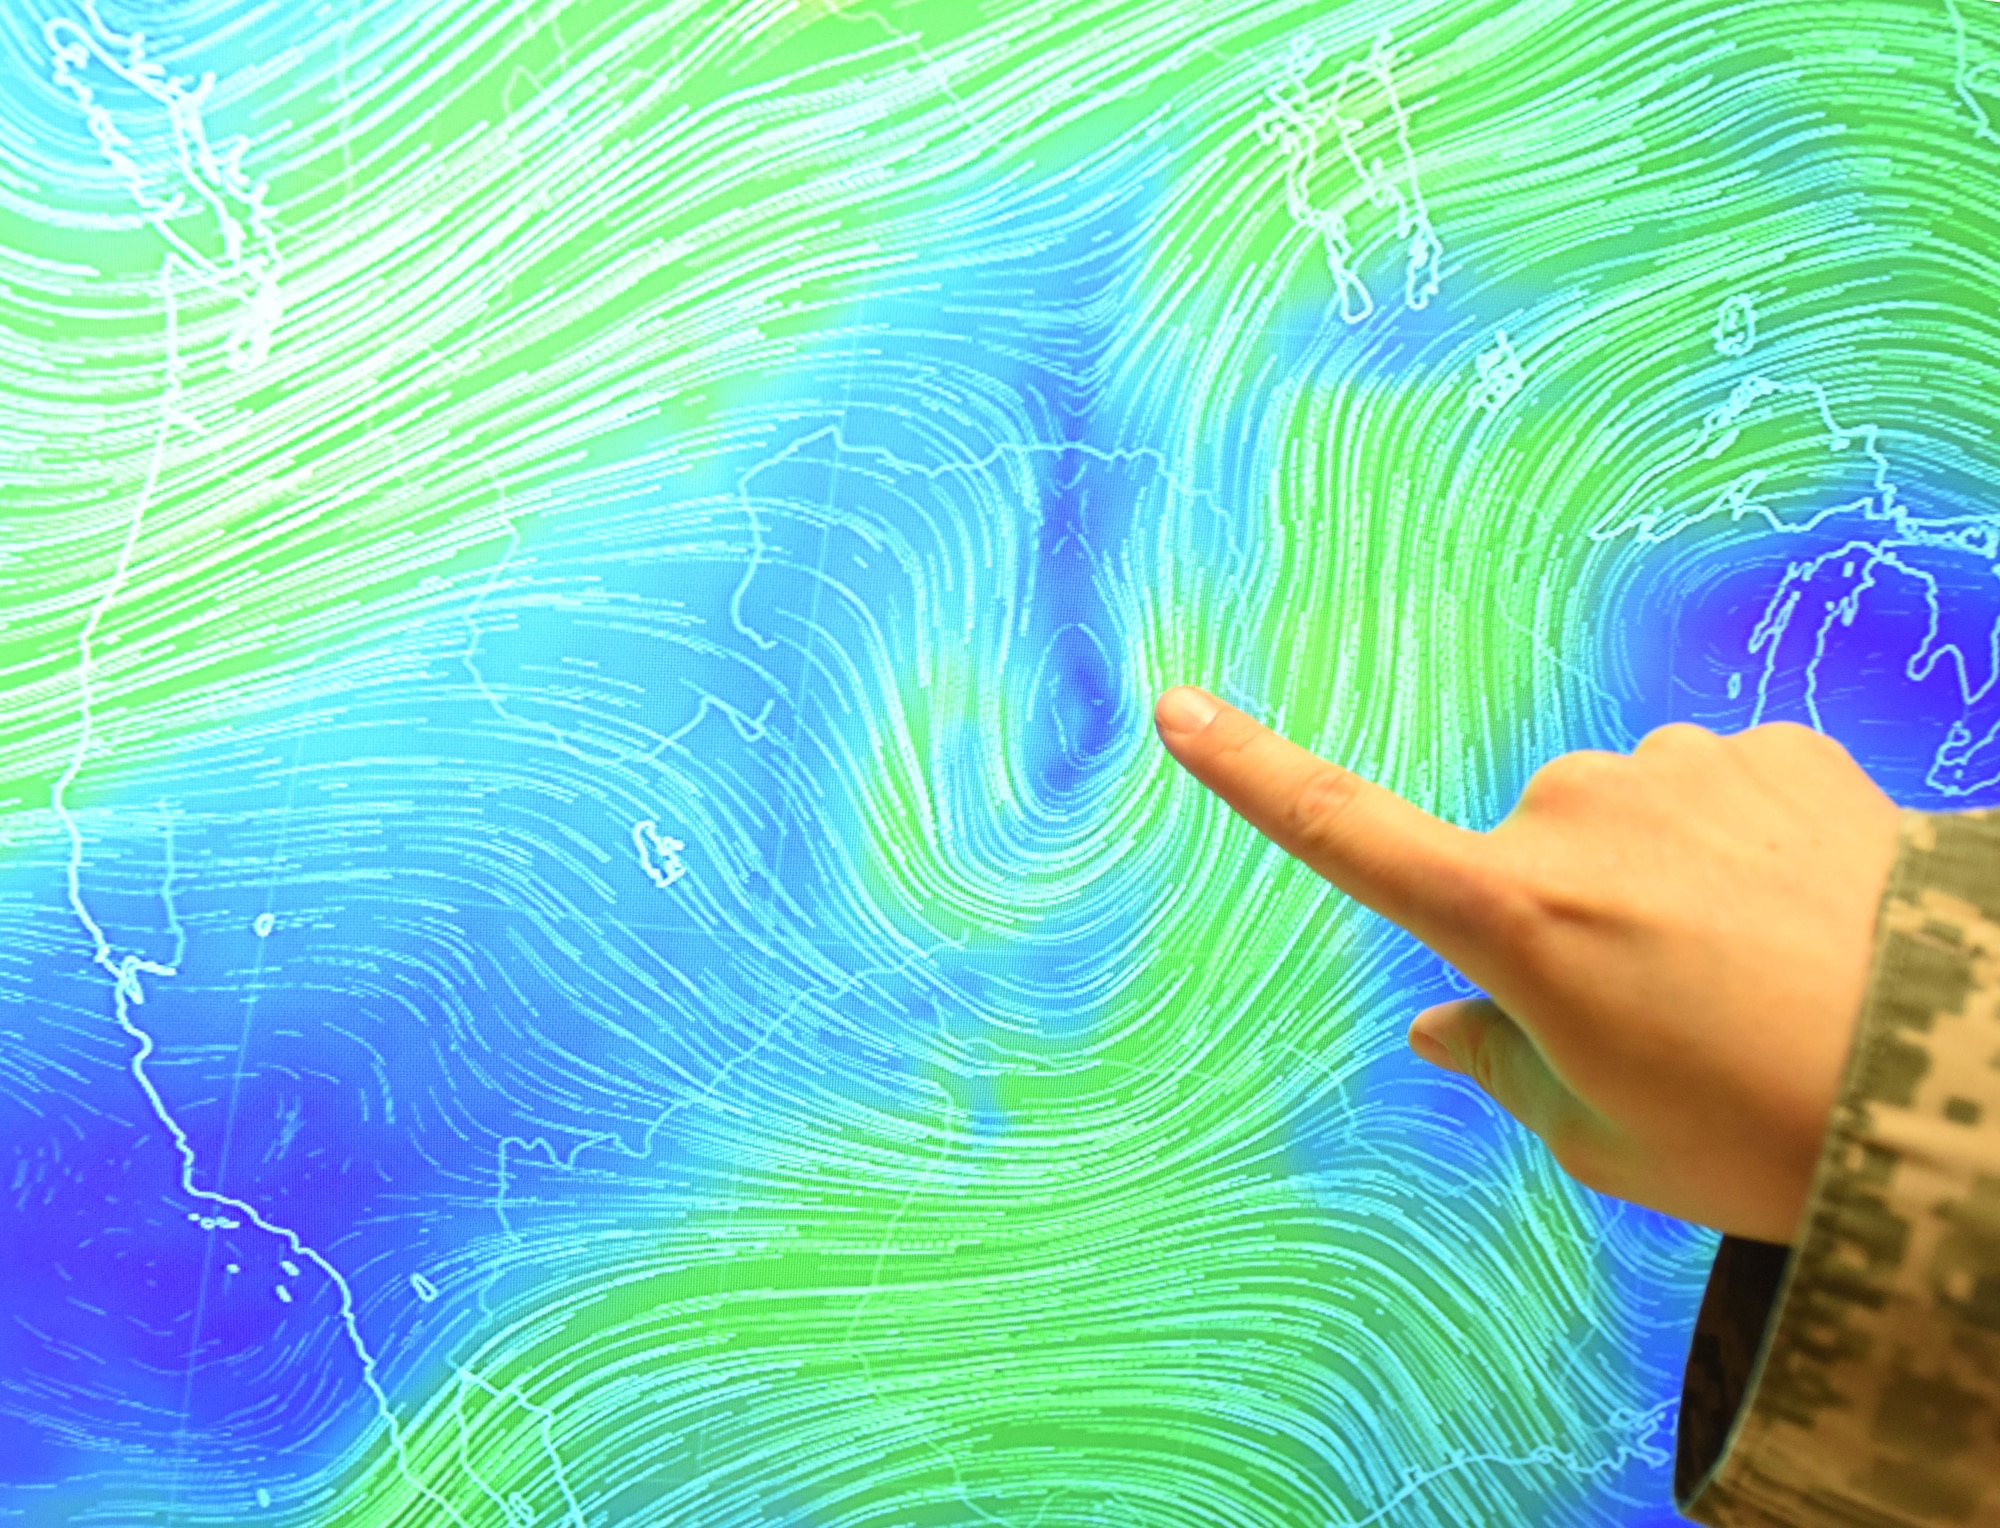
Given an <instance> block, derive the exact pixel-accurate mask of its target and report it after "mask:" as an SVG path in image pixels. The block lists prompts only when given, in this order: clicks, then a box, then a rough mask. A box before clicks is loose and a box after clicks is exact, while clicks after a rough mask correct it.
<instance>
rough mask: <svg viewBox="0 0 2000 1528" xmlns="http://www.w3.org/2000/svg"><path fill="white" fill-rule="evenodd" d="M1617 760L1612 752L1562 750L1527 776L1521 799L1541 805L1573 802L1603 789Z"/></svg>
mask: <svg viewBox="0 0 2000 1528" xmlns="http://www.w3.org/2000/svg"><path fill="white" fill-rule="evenodd" d="M1618 762H1619V761H1618V759H1617V756H1616V755H1615V754H1607V753H1597V752H1594V751H1590V750H1583V751H1579V752H1577V753H1565V754H1562V755H1560V756H1558V757H1556V758H1553V759H1550V760H1549V762H1548V763H1546V764H1544V765H1543V766H1542V767H1541V768H1540V769H1538V770H1536V771H1535V772H1534V774H1533V775H1532V776H1530V777H1529V780H1528V784H1527V788H1526V789H1525V790H1523V791H1522V792H1521V799H1522V801H1523V802H1527V803H1530V804H1532V805H1534V806H1537V807H1541V808H1548V807H1562V806H1567V805H1574V804H1575V803H1577V802H1579V801H1582V800H1586V799H1588V798H1590V797H1592V796H1594V795H1595V794H1597V793H1598V792H1599V791H1601V790H1603V789H1604V788H1605V787H1606V786H1607V785H1608V784H1609V779H1608V777H1609V775H1610V774H1611V772H1612V771H1613V770H1615V769H1616V767H1617V764H1618Z"/></svg>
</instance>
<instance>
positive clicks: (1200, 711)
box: [1153, 684, 1222, 737]
mask: <svg viewBox="0 0 2000 1528" xmlns="http://www.w3.org/2000/svg"><path fill="white" fill-rule="evenodd" d="M1221 709H1222V702H1221V701H1219V700H1217V699H1216V698H1215V697H1214V696H1213V695H1211V694H1209V693H1208V692H1207V691H1206V690H1197V689H1196V688H1195V687H1194V686H1193V685H1191V684H1183V685H1178V686H1176V687H1175V688H1173V689H1171V690H1169V691H1167V693H1166V694H1164V695H1162V696H1161V697H1160V699H1159V703H1158V704H1156V705H1155V706H1154V707H1153V720H1154V721H1155V722H1157V723H1159V727H1160V730H1161V731H1162V732H1171V733H1173V734H1174V735H1175V736H1177V737H1191V736H1193V735H1194V734H1195V733H1197V732H1199V731H1201V729H1202V728H1204V727H1206V726H1207V725H1208V724H1209V723H1210V722H1212V721H1214V720H1215V715H1216V713H1217V712H1218V711H1220V710H1221Z"/></svg>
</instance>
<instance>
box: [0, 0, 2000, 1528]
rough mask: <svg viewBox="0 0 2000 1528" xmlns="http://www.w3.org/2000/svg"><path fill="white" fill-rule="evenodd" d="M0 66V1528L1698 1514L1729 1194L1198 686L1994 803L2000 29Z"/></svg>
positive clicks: (101, 46) (1400, 778) (1133, 4)
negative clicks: (1504, 994)
mask: <svg viewBox="0 0 2000 1528" xmlns="http://www.w3.org/2000/svg"><path fill="white" fill-rule="evenodd" d="M0 49H4V51H3V52H0V70H4V78H5V85H4V89H0V346H4V354H0V388H4V399H5V402H4V407H0V676H3V677H0V685H4V690H3V691H0V693H3V694H4V697H5V700H4V705H0V1142H4V1155H0V1522H18V1523H23V1524H34V1525H45V1524H46V1525H53V1524H98V1525H103V1524H120V1525H123V1524H131V1525H164V1524H173V1525H177V1528H178V1525H189V1528H193V1525H208V1524H213V1525H221V1524H232V1525H233V1524H250V1523H271V1524H279V1525H299V1528H304V1525H333V1528H346V1525H353V1528H363V1525H366V1528H382V1525H408V1528H431V1525H440V1524H444V1525H454V1528H541V1525H547V1528H600V1525H625V1524H632V1525H641V1524H658V1525H667V1524H673V1525H703V1528H709V1525H714V1528H722V1525H774V1528H775V1525H782V1528H892V1525H907V1528H944V1525H972V1524H994V1525H998V1524H1006V1525H1009V1528H1059V1525H1079V1528H1081V1525H1092V1528H1154V1525H1176V1524H1185V1525H1190V1528H1192V1525H1214V1524H1231V1525H1244V1528H1248V1525H1261V1528H1296V1525H1301V1524H1312V1525H1325V1528H1335V1525H1338V1528H1364V1525H1371V1524H1384V1525H1392V1528H1402V1525H1433V1524H1434V1525H1439V1528H1462V1525H1465V1524H1468V1523H1525V1524H1536V1525H1550V1528H1554V1525H1637V1524H1648V1525H1651V1524H1665V1523H1668V1522H1670V1521H1672V1520H1673V1518H1672V1512H1671V1506H1670V1497H1669V1478H1670V1474H1671V1458H1672V1452H1673V1437H1674V1420H1675V1408H1676V1404H1677V1397H1678V1394H1679V1386H1680V1373H1681V1364H1682V1359H1683V1356H1684V1353H1685V1349H1686V1343H1687V1337H1688V1329H1689V1326H1690V1323H1691V1321H1692V1317H1693V1311H1694V1307H1695V1304H1696V1302H1697V1301H1698V1299H1699V1295H1700V1291H1701V1288H1702V1284H1703V1280H1704V1278H1705V1276H1706V1273H1707V1267H1708V1261H1709V1257H1710V1255H1711V1252H1712V1249H1713V1246H1714V1235H1713V1233H1711V1232H1709V1231H1706V1230H1704V1229H1702V1228H1700V1227H1694V1226H1687V1225H1682V1224H1678V1223H1675V1222H1672V1221H1669V1220H1666V1219H1664V1218H1662V1217H1659V1216H1656V1215H1653V1214H1650V1213H1648V1212H1645V1211H1642V1210H1639V1209H1636V1208H1634V1207H1632V1206H1630V1205H1627V1204H1623V1203H1620V1202H1618V1201H1615V1200H1611V1199H1606V1198H1601V1197H1598V1196H1595V1195H1593V1194H1591V1193H1589V1192H1587V1191H1585V1190H1584V1189H1582V1188H1580V1187H1578V1186H1576V1185H1575V1184H1574V1183H1572V1182H1571V1181H1570V1180H1568V1179H1567V1178H1566V1177H1565V1176H1564V1175H1563V1174H1562V1173H1561V1172H1560V1171H1559V1170H1558V1169H1557V1168H1556V1166H1555V1165H1554V1164H1553V1162H1552V1161H1551V1160H1550V1159H1549V1157H1548V1155H1547V1153H1546V1152H1545V1151H1544V1149H1543V1148H1542V1146H1541V1145H1540V1144H1539V1143H1538V1142H1537V1141H1536V1140H1535V1139H1534V1138H1533V1137H1531V1136H1529V1135H1527V1134H1526V1133H1525V1132H1523V1131H1522V1130H1521V1129H1519V1128H1518V1127H1517V1126H1515V1125H1514V1124H1513V1123H1512V1122H1511V1121H1510V1120H1508V1119H1507V1118H1506V1117H1505V1116H1504V1115H1502V1114H1501V1113H1500V1112H1499V1111H1498V1110H1497V1109H1496V1108H1495V1107H1494V1106H1493V1105H1491V1104H1490V1103H1489V1102H1488V1101H1487V1100H1486V1099H1485V1098H1484V1096H1483V1095H1481V1094H1480V1093H1479V1092H1478V1090H1477V1089H1476V1088H1474V1087H1473V1086H1472V1085H1471V1083H1469V1082H1467V1081H1466V1080H1464V1079H1462V1078H1456V1077H1451V1076H1447V1075H1444V1074H1441V1073H1439V1072H1436V1071H1433V1070H1431V1069H1428V1068H1426V1067H1424V1066H1423V1065H1422V1064H1420V1063H1419V1062H1418V1061H1416V1060H1415V1059H1414V1058H1413V1057H1412V1056H1411V1055H1410V1053H1409V1052H1408V1050H1407V1048H1406V1046H1405V1044H1404V1039H1403V1032H1404V1027H1405V1025H1406V1023H1407V1020H1408V1019H1409V1017H1410V1016H1411V1014H1413V1013H1414V1012H1415V1011H1416V1010H1417V1009H1418V1008H1420V1007H1422V1006H1424V1005H1425V1004H1427V1003H1430V1002H1434V1001H1437V1000H1439V999H1440V998H1443V997H1447V996H1450V995H1452V994H1453V993H1456V992H1463V991H1465V990H1468V989H1467V987H1466V984H1465V983H1464V981H1463V980H1462V979H1461V978H1459V977H1458V976H1457V975H1456V974H1455V973H1453V972H1452V971H1450V970H1449V969H1447V968H1446V967H1444V966H1443V965H1442V964H1440V963H1439V961H1438V960H1437V959H1436V958H1434V957H1433V956H1431V955H1430V954H1428V953H1427V952H1426V951H1425V950H1424V949H1423V948H1422V947H1421V946H1420V945H1418V944H1416V943H1415V942H1414V941H1412V940H1411V939H1410V938H1408V937H1407V936H1406V935H1404V934H1402V933H1401V932H1399V931H1398V930H1396V929H1395V928H1394V927H1393V926H1391V925H1389V924H1388V923H1386V922H1384V921H1383V920H1382V919H1380V918H1379V917H1377V916H1375V915H1374V914H1372V913H1369V912H1367V911H1365V910H1364V909H1362V908H1360V907H1358V906H1357V905H1356V904H1354V903H1353V902H1352V901H1350V900H1348V899H1347V898H1345V897H1343V896H1342V895H1340V894H1339V893H1337V892H1336V891H1334V890H1333V889H1332V888H1331V887H1329V886H1328V885H1327V884H1325V883H1324V882H1322V881H1321V880H1319V879H1318V878H1316V877H1315V876H1314V875H1313V874H1311V873H1310V872H1309V871H1308V870H1306V869H1305V868H1304V867H1303V866H1301V865H1299V864H1297V863H1295V862H1293V861H1291V860H1289V859H1287V858H1286V857H1285V856H1284V855H1282V854H1281V853H1280V852H1278V851H1277V850H1276V849H1274V848H1272V847H1271V846H1270V845H1268V844H1267V843H1266V842H1265V841H1264V840H1263V839H1261V838H1259V837H1257V836H1256V835H1255V834H1254V833H1253V832H1252V831H1251V830H1250V829H1249V828H1248V827H1247V826H1246V825H1245V824H1244V823H1242V822H1241V821H1239V820H1238V819H1236V818H1235V817H1233V816H1232V815H1231V814H1230V813H1229V812H1228V811H1227V809H1226V808H1224V807H1223V806H1222V805H1221V804H1220V803H1219V802H1218V801H1217V800H1216V799H1214V798H1213V797H1212V796H1210V795H1209V794H1208V793H1207V792H1206V791H1204V790H1203V789H1201V788H1200V787H1199V786H1198V785H1197V784H1196V783H1195V782H1194V781H1192V780H1191V779H1190V778H1188V777H1187V776H1186V775H1185V774H1184V773H1183V772H1182V771H1181V770H1180V769H1179V768H1178V767H1177V766H1176V765H1175V764H1174V763H1173V762H1172V760H1171V759H1169V758H1168V757H1167V755H1166V754H1165V752H1164V751H1163V750H1162V748H1161V747H1160V745H1159V743H1158V741H1157V739H1156V737H1155V735H1154V733H1153V730H1152V726H1151V721H1150V707H1151V704H1152V701H1153V699H1154V697H1155V696H1156V695H1158V694H1159V693H1160V691H1161V690H1163V689H1164V688H1166V687H1168V686H1170V685H1174V684H1178V683H1195V684H1200V685H1203V686H1206V687H1207V688H1209V689H1210V690H1212V691H1214V692H1215V693H1217V694H1219V695H1221V696H1223V697H1224V698H1226V699H1228V700H1230V701H1232V702H1233V703H1235V704H1236V705H1238V706H1240V707H1242V708H1243V709H1245V710H1246V711H1248V712H1250V713H1252V714H1253V715H1256V716H1258V717H1260V718H1261V719H1263V720H1265V721H1267V722H1268V723H1269V724H1270V725H1272V726H1273V727H1274V728H1276V729H1277V730H1279V731H1280V732H1282V733H1283V734H1284V735H1285V736H1287V737H1289V738H1291V739H1293V740H1295V741H1297V742H1299V743H1301V744H1304V745H1306V746H1308V747H1310V748H1313V749H1314V750H1316V751H1318V752H1320V753H1321V754H1323V755H1325V756H1326V757H1328V758H1332V759H1335V760H1338V761H1340V762H1341V763H1343V764H1346V765H1349V766H1351V767H1352V768H1354V769H1356V770H1357V771H1360V772H1362V773H1363V774H1365V775H1366V776H1368V777H1369V778H1371V779H1374V780H1377V781H1380V782H1381V783H1382V784H1384V785H1386V786H1388V787H1390V788H1391V789H1394V790H1396V791H1398V792H1400V793H1402V794H1403V795H1405V796H1407V797H1408V798H1410V799H1411V800H1413V801H1416V802H1417V803H1419V804H1420V805H1422V806H1424V807H1426V808H1428V809H1430V810H1432V811H1434V812H1436V813H1438V814H1440V815H1441V816H1444V817H1446V818H1448V819H1450V820H1452V821H1455V822H1459V823H1463V824H1465V825H1467V826H1471V827H1475V828H1484V827H1489V826H1491V825H1492V824H1493V823H1495V822H1496V821H1498V820H1499V819H1500V818H1501V817H1502V816H1503V815H1504V814H1505V813H1506V811H1507V810H1508V808H1509V806H1510V805H1511V804H1512V802H1513V800H1514V798H1515V796H1516V795H1517V794H1518V792H1519V790H1520V788H1521V786H1522V783H1523V782H1524V781H1525V780H1526V779H1527V778H1528V776H1529V775H1530V774H1531V773H1532V772H1533V771H1534V769H1535V768H1536V767H1538V766H1539V765H1540V764H1542V763H1544V762H1546V761H1547V760H1548V759H1550V758H1552V757H1555V756H1556V755H1558V754H1560V753H1563V752H1565V751H1568V750H1571V749H1576V748H1583V747H1592V748H1612V749H1629V748H1630V747H1632V746H1633V745H1634V744H1635V742H1636V741H1637V740H1638V739H1639V738H1640V737H1641V736H1643V735H1644V734H1645V733H1646V732H1647V731H1648V730H1649V729H1651V728H1652V727H1655V726H1657V725H1659V724H1661V723H1663V722H1667V721H1693V722H1697V723H1701V724H1703V725H1706V726H1709V727H1712V728H1715V729H1717V730H1722V731H1733V730H1736V729H1740V728H1743V727H1747V726H1750V725H1753V724H1755V723H1757V722H1760V721H1770V720H1780V719H1785V720H1792V721H1800V722H1805V723H1807V724H1810V725H1813V726H1817V727H1820V728H1822V729H1824V730H1826V731H1828V732H1830V733H1832V734H1833V735H1834V736H1836V737H1838V738H1840V739H1841V740H1842V741H1843V742H1844V743H1846V744H1847V746H1848V747H1849V748H1851V749H1852V750H1853V751H1854V752H1855V754H1856V755H1857V757H1859V758H1860V759H1861V760H1862V762H1863V763H1864V764H1866V765H1867V766H1868V767H1869V768H1870V769H1871V770H1872V771H1874V772H1875V773H1876V776H1877V778H1878V779H1879V780H1880V781H1881V782H1882V783H1883V784H1884V786H1885V788H1887V789H1888V790H1889V791H1890V792H1891V793H1892V794H1893V795H1895V796H1896V798H1897V799H1898V800H1899V801H1901V802H1903V803H1905V804H1907V805H1911V806H1919V807H1926V808H1931V809H1951V808H1954V807H1968V806H1977V805H1984V804H1991V803H1994V802H1996V801H2000V690H1996V688H1995V679H1996V662H2000V659H1997V658H1996V653H2000V646H1997V645H1996V644H2000V583H1996V571H2000V520H1996V518H1995V509H1996V501H1995V497H1994V492H1995V491H1994V486H1993V485H1994V483H1995V482H1996V474H2000V435H1996V431H1995V400H1996V397H2000V392H1996V388H1995V382H1996V367H1995V364H1994V357H1995V355H1996V353H2000V351H1996V343H2000V266H1996V257H1995V252H1996V251H2000V6H1995V5H1994V4H1993V3H1991V0H1895V3H1886V0H1841V3H1839V4H1834V3H1821V0H1807V3H1802V0H1750V3H1730V4H1722V3H1718V0H1654V3H1647V4H1632V3H1625V0H1617V3H1601V0H1310V3H1304V0H1069V3H1064V4H1054V3H1046V0H852V3H850V0H323V3H322V0H302V3H299V4H294V5H271V4H264V3H256V0H5V3H4V4H0Z"/></svg>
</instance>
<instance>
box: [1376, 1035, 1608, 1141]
mask: <svg viewBox="0 0 2000 1528" xmlns="http://www.w3.org/2000/svg"><path fill="white" fill-rule="evenodd" d="M1410 1049H1411V1050H1413V1051H1415V1052H1416V1053H1417V1054H1418V1055H1419V1056H1421V1057H1423V1058H1424V1060H1426V1061H1428V1062H1430V1063H1431V1065H1433V1066H1438V1067H1443V1068H1444V1069H1445V1070H1446V1071H1448V1072H1457V1073H1459V1074H1460V1075H1462V1076H1465V1077H1470V1078H1471V1079H1472V1080H1473V1081H1474V1082H1476V1083H1478V1084H1479V1086H1480V1089H1481V1090H1482V1091H1483V1092H1484V1093H1485V1094H1486V1095H1487V1097H1489V1098H1491V1099H1492V1100H1493V1101H1494V1102H1495V1103H1496V1104H1498V1105H1499V1106H1500V1107H1501V1108H1503V1109H1505V1110H1506V1111H1507V1112H1508V1113H1509V1114H1511V1115H1513V1116H1514V1118H1515V1119H1517V1120H1519V1121H1520V1122H1521V1123H1522V1124H1523V1125H1526V1126H1527V1127H1528V1128H1529V1129H1530V1130H1532V1131H1534V1132H1535V1134H1536V1135H1538V1136H1540V1137H1541V1138H1542V1140H1543V1141H1544V1142H1545V1143H1547V1144H1548V1145H1550V1146H1551V1147H1554V1146H1555V1145H1556V1143H1557V1142H1558V1141H1565V1140H1574V1139H1575V1137H1576V1135H1577V1134H1578V1127H1579V1126H1581V1125H1583V1124H1585V1122H1586V1121H1588V1120H1589V1119H1590V1118H1591V1115H1590V1111H1589V1110H1588V1109H1587V1108H1586V1107H1585V1106H1584V1104H1583V1101H1582V1100H1581V1099H1579V1098H1578V1097H1577V1096H1576V1095H1575V1094H1574V1093H1572V1092H1570V1090H1569V1089H1568V1087H1566V1086H1565V1085H1564V1084H1563V1081H1562V1079H1561V1078H1560V1077H1558V1076H1556V1074H1555V1073H1554V1072H1553V1071H1552V1070H1550V1068H1549V1064H1548V1062H1547V1061H1546V1060H1544V1059H1543V1057H1542V1053H1541V1052H1540V1051H1539V1050H1537V1049H1536V1048H1535V1042H1534V1041H1532V1040H1530V1039H1529V1038H1528V1035H1527V1032H1526V1031H1525V1030H1523V1029H1522V1028H1521V1026H1520V1025H1518V1024H1516V1023H1515V1022H1514V1021H1513V1020H1512V1019H1510V1018H1509V1017H1507V1015H1506V1014H1505V1013H1503V1012H1502V1011H1501V1010H1500V1008H1499V1006H1498V1005H1497V1004H1495V1003H1494V1002H1493V1001H1492V1000H1491V999H1489V998H1483V997H1477V998H1466V999H1463V1000H1461V1001H1459V1002H1455V1003H1440V1004H1439V1005H1438V1006H1437V1007H1435V1008H1426V1009H1425V1010H1424V1011H1423V1012H1422V1013H1420V1014H1418V1015H1417V1016H1416V1018H1415V1019H1414V1020H1413V1021H1412V1022H1411V1024H1410ZM1561 1155H1562V1153H1561V1152H1560V1151H1558V1153H1557V1156H1558V1160H1560V1159H1561Z"/></svg>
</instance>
